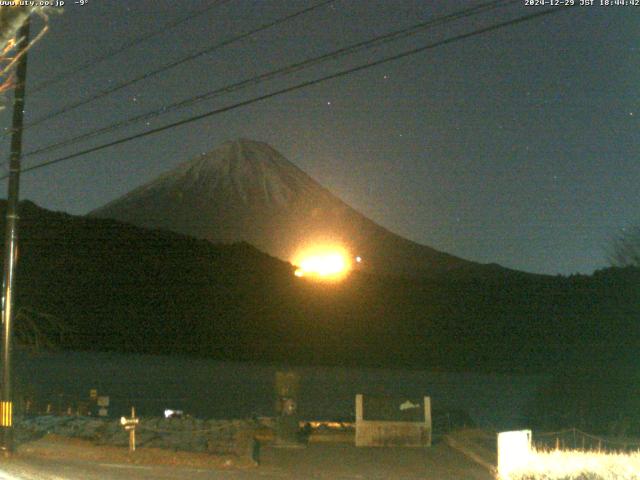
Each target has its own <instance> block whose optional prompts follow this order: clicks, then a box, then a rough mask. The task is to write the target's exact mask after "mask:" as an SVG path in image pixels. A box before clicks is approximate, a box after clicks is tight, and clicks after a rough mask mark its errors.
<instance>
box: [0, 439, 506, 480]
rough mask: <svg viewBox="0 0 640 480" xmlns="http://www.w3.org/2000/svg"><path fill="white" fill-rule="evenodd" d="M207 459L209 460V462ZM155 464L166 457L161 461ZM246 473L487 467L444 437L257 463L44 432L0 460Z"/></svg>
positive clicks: (198, 475) (145, 471) (71, 470)
mask: <svg viewBox="0 0 640 480" xmlns="http://www.w3.org/2000/svg"><path fill="white" fill-rule="evenodd" d="M207 462H208V463H207ZM159 463H163V464H162V465H159ZM62 478H64V479H68V480H76V479H77V480H80V479H82V480H94V479H96V480H97V479H102V480H121V479H122V480H124V479H131V480H150V479H158V480H178V479H184V478H190V479H194V480H209V479H211V480H213V479H230V480H248V479H255V478H264V479H284V480H293V479H315V480H329V479H332V480H346V479H367V480H382V479H389V480H393V479H405V480H414V479H415V480H417V479H420V480H460V479H465V480H491V479H492V478H493V477H492V476H491V475H490V474H489V473H488V472H487V470H486V469H484V468H483V467H480V466H479V465H477V464H475V463H473V462H471V461H470V460H468V459H467V458H466V457H465V456H464V455H462V454H460V453H459V452H457V451H456V450H454V449H452V448H450V447H449V446H447V445H446V444H444V443H439V444H437V445H435V446H433V447H430V448H425V449H410V448H356V447H355V446H353V445H350V444H344V443H341V444H330V443H318V444H309V445H308V446H307V447H306V448H296V449H288V448H274V447H271V446H265V447H263V449H262V452H261V455H260V465H258V466H256V465H246V464H245V465H242V464H236V463H228V462H225V461H224V459H219V458H218V459H215V458H214V457H212V456H210V455H206V454H198V453H189V452H167V451H161V450H154V449H148V451H146V452H145V449H144V448H142V449H140V450H138V451H136V452H135V453H134V454H133V455H129V454H128V453H127V452H126V450H125V449H123V448H119V447H109V446H95V445H93V444H91V443H90V442H87V441H82V440H77V439H71V440H70V439H65V438H62V437H56V436H49V437H45V438H43V439H40V440H38V441H36V442H30V443H27V444H24V445H22V446H21V449H20V450H19V452H18V454H16V455H15V456H14V457H13V458H11V459H9V460H4V461H2V462H0V480H16V479H20V480H54V479H55V480H60V479H62Z"/></svg>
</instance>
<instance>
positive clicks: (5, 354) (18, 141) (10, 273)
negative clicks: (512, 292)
mask: <svg viewBox="0 0 640 480" xmlns="http://www.w3.org/2000/svg"><path fill="white" fill-rule="evenodd" d="M29 23H30V22H29V19H28V18H27V20H26V21H25V22H24V24H23V25H22V27H20V29H19V30H18V33H17V34H16V39H17V40H18V41H19V42H20V45H19V47H18V52H17V55H21V57H20V59H19V60H18V65H17V72H16V87H15V90H14V97H13V125H12V136H11V156H10V158H9V190H8V194H7V215H6V228H5V237H4V243H5V245H4V277H3V284H2V289H3V296H2V394H1V396H0V428H1V429H2V445H1V446H0V448H1V449H2V451H3V452H4V454H5V455H9V454H10V453H11V451H12V450H13V397H12V391H11V386H12V383H11V382H12V378H11V350H12V346H13V345H12V340H13V339H12V331H11V327H12V324H13V319H14V317H15V314H14V311H13V301H14V298H13V297H14V291H13V290H14V289H13V286H14V277H15V266H16V262H17V253H18V195H19V190H20V157H21V155H22V126H23V116H24V96H25V87H26V81H27V52H26V49H27V47H28V46H29Z"/></svg>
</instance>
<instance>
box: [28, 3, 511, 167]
mask: <svg viewBox="0 0 640 480" xmlns="http://www.w3.org/2000/svg"><path fill="white" fill-rule="evenodd" d="M514 3H520V0H494V1H491V2H487V3H484V4H481V5H478V6H476V7H471V8H467V9H463V10H460V11H457V12H454V13H451V14H447V15H443V16H440V17H436V18H433V19H430V20H427V21H425V22H421V23H418V24H415V25H412V26H410V27H407V28H403V29H400V30H396V31H394V32H390V33H387V34H385V35H380V36H377V37H374V38H371V39H369V40H365V41H361V42H358V43H355V44H352V45H349V46H346V47H343V48H340V49H338V50H334V51H332V52H329V53H325V54H323V55H320V56H317V57H314V58H310V59H307V60H304V61H302V62H298V63H294V64H292V65H287V66H285V67H282V68H278V69H275V70H271V71H269V72H266V73H263V74H260V75H257V76H254V77H251V78H249V79H246V80H243V81H240V82H236V83H233V84H230V85H225V86H223V87H220V88H217V89H215V90H212V91H209V92H206V93H203V94H200V95H196V96H193V97H190V98H188V99H185V100H181V101H179V102H175V103H173V104H171V105H165V106H162V107H160V108H159V109H155V110H151V111H148V112H145V113H143V114H140V115H136V116H134V117H130V118H127V119H124V120H121V121H119V122H116V123H113V124H111V125H107V126H105V127H100V128H97V129H94V130H92V131H90V132H85V133H83V134H79V135H76V136H74V137H70V138H67V139H65V140H61V141H59V142H56V143H54V144H50V145H47V146H45V147H41V148H39V149H36V150H32V151H30V152H28V153H26V154H25V155H24V156H25V157H29V156H33V155H37V154H41V153H44V152H47V151H51V150H56V149H58V148H61V147H64V146H68V145H72V144H75V143H78V142H81V141H83V140H87V139H89V138H92V137H95V136H97V135H101V134H104V133H108V132H111V131H113V130H117V129H119V128H121V127H125V126H128V125H132V124H134V123H137V122H140V121H143V120H149V119H152V118H155V117H158V116H161V115H165V114H167V113H170V112H172V111H175V110H178V109H181V108H184V107H187V106H189V105H193V104H195V103H199V102H202V101H204V100H208V99H211V98H214V97H219V96H222V95H224V94H228V93H231V92H234V91H237V90H240V89H243V88H245V87H249V86H252V85H258V84H260V83H262V82H265V81H268V80H273V79H274V78H278V77H280V76H284V75H289V74H292V73H295V72H298V71H300V70H303V69H306V68H309V67H312V66H315V65H318V64H320V63H322V62H325V61H327V60H335V59H337V58H340V57H344V56H346V55H351V54H353V53H356V52H357V51H359V50H364V49H368V48H372V47H376V46H379V45H383V44H385V43H389V42H392V41H396V40H399V39H401V38H406V37H409V36H411V35H414V34H416V33H418V32H419V31H421V30H424V29H425V28H428V27H434V26H437V25H443V24H446V23H449V22H452V21H454V20H459V19H462V18H466V17H471V16H474V15H478V14H479V13H484V12H488V11H491V10H495V9H497V8H502V7H505V6H507V5H510V4H514Z"/></svg>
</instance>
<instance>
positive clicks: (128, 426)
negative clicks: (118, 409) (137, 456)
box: [120, 407, 140, 452]
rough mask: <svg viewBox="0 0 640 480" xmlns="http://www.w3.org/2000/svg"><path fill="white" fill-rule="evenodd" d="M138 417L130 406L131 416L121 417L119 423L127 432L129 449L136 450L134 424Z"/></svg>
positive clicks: (135, 424)
mask: <svg viewBox="0 0 640 480" xmlns="http://www.w3.org/2000/svg"><path fill="white" fill-rule="evenodd" d="M138 423H140V419H139V418H136V409H135V408H134V407H131V418H126V417H121V418H120V424H121V425H122V426H123V427H124V429H125V430H127V431H128V432H129V451H130V452H135V451H136V426H137V425H138Z"/></svg>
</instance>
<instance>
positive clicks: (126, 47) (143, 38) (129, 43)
mask: <svg viewBox="0 0 640 480" xmlns="http://www.w3.org/2000/svg"><path fill="white" fill-rule="evenodd" d="M230 1H231V0H216V1H215V2H214V3H212V4H211V5H207V6H206V7H204V8H200V9H198V10H193V11H192V12H191V13H189V14H188V15H186V16H184V17H182V18H180V19H178V20H173V21H171V22H168V23H165V24H164V25H162V26H161V27H160V28H158V29H157V30H154V31H152V32H149V33H147V34H144V35H139V36H137V37H134V38H132V39H130V40H129V41H127V42H125V43H123V44H122V45H120V46H119V47H116V48H114V49H111V50H107V51H106V52H104V53H103V54H102V55H98V56H97V57H95V58H92V59H91V60H88V61H86V62H84V63H81V64H80V65H78V66H77V67H76V68H74V69H73V70H70V71H67V72H63V73H61V74H59V75H56V76H53V77H51V78H50V79H48V80H45V81H43V82H40V83H38V84H37V85H36V86H35V87H33V88H31V93H37V92H39V91H41V90H44V89H47V88H49V87H51V85H54V84H56V83H59V82H61V81H62V80H65V79H67V78H69V77H71V76H73V75H75V74H77V73H80V72H83V71H84V70H87V69H89V68H92V67H94V66H96V65H97V64H99V63H101V62H104V61H105V60H107V59H109V58H111V57H115V56H116V55H119V54H121V53H122V52H125V51H127V50H129V49H130V48H132V47H135V46H136V45H139V44H140V43H144V42H146V41H148V40H151V39H152V38H154V37H157V36H159V35H162V34H163V33H165V32H166V31H167V30H171V29H173V28H176V27H177V26H179V25H181V24H183V23H184V22H188V21H189V20H193V19H194V18H196V17H199V16H200V15H203V14H205V13H207V12H209V11H210V10H213V9H215V8H217V7H220V6H222V5H224V4H225V3H229V2H230Z"/></svg>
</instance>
